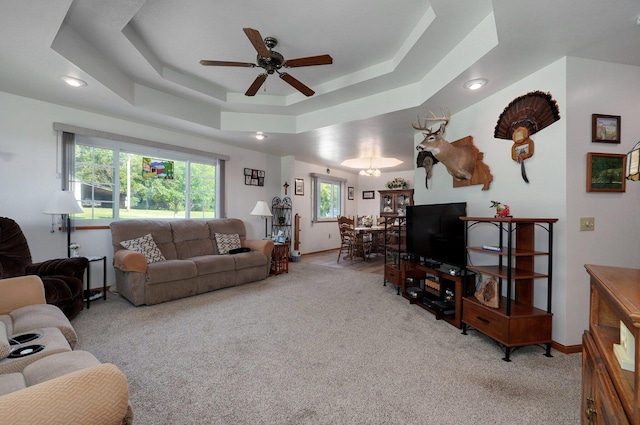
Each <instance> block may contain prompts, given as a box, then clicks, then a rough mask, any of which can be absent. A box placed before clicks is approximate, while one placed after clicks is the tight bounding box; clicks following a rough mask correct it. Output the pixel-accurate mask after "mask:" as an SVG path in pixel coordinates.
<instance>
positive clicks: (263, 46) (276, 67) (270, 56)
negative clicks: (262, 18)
mask: <svg viewBox="0 0 640 425" xmlns="http://www.w3.org/2000/svg"><path fill="white" fill-rule="evenodd" d="M242 30H243V31H244V33H245V34H246V35H247V37H249V41H250V42H251V44H253V47H254V48H255V49H256V51H257V52H258V57H257V59H256V61H257V62H258V63H257V64H255V63H250V62H228V61H212V60H201V61H200V64H201V65H204V66H239V67H247V68H255V67H256V66H259V67H260V68H262V69H264V70H265V71H266V72H263V73H262V74H260V75H258V77H257V78H256V79H255V80H254V81H253V84H251V86H250V87H249V89H248V90H247V91H246V92H245V95H246V96H255V94H256V93H257V92H258V90H259V89H260V87H261V86H262V84H263V83H264V82H265V80H266V79H267V77H268V76H269V75H270V74H273V73H274V72H276V73H278V75H279V76H280V78H282V79H283V80H284V81H286V82H287V83H289V84H290V85H291V86H292V87H293V88H295V89H296V90H298V91H299V92H300V93H302V94H304V95H305V96H313V94H314V93H315V92H314V91H313V90H311V89H310V88H309V87H307V86H305V85H304V84H302V83H301V82H300V81H298V80H297V79H295V78H294V77H292V76H291V75H289V74H287V73H286V72H280V69H281V68H283V67H284V68H297V67H300V66H312V65H330V64H332V63H333V58H332V57H331V56H329V55H319V56H309V57H305V58H298V59H290V60H285V59H284V56H282V55H281V54H280V53H278V52H276V51H275V50H273V48H274V47H276V45H277V44H278V40H276V39H275V38H273V37H267V38H265V39H264V41H263V39H262V36H261V35H260V32H258V30H254V29H252V28H243V29H242Z"/></svg>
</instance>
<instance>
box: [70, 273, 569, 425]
mask: <svg viewBox="0 0 640 425" xmlns="http://www.w3.org/2000/svg"><path fill="white" fill-rule="evenodd" d="M73 325H74V326H75V328H76V330H77V332H78V334H79V338H80V342H79V344H78V347H77V348H78V349H83V350H88V351H90V352H92V353H94V354H95V355H96V356H97V357H98V358H99V359H100V360H101V361H103V362H110V363H114V364H116V365H117V366H119V367H120V368H121V369H122V370H123V372H124V373H125V374H126V375H127V377H128V379H129V385H130V401H131V405H132V407H133V411H134V419H135V423H137V424H144V425H150V424H252V425H254V424H421V425H422V424H436V425H460V424H498V425H501V424H504V425H513V424H554V425H557V424H563V425H565V424H578V423H579V422H580V421H579V414H580V382H581V356H580V354H572V355H564V354H562V353H559V352H557V351H552V354H553V355H554V357H553V358H547V357H545V356H543V353H544V350H543V348H542V347H538V346H532V347H525V348H521V349H519V350H517V351H515V352H513V353H512V355H511V358H512V362H510V363H507V362H504V361H502V360H501V358H502V357H503V352H502V350H501V349H500V348H499V347H498V346H497V345H496V344H495V343H493V342H492V341H491V340H490V339H488V338H486V337H484V336H482V335H479V334H478V333H476V332H470V334H469V335H466V336H465V335H461V333H460V330H459V329H456V328H454V327H453V326H451V325H449V324H448V323H445V322H443V321H437V320H435V318H434V316H433V315H431V314H429V313H428V312H426V311H424V310H422V309H420V308H418V307H416V306H411V305H409V303H408V302H407V301H406V300H405V299H403V298H402V297H400V296H397V295H396V291H395V288H393V287H391V286H386V287H385V286H383V285H382V278H381V276H380V275H374V274H369V273H363V272H357V271H351V270H348V269H335V268H329V267H323V266H319V265H314V264H305V263H304V262H300V263H292V264H290V272H289V273H288V274H283V275H279V276H275V277H270V278H268V279H266V280H264V281H261V282H257V283H253V284H249V285H243V286H239V287H235V288H229V289H224V290H221V291H216V292H211V293H208V294H204V295H199V296H196V297H191V298H186V299H182V300H177V301H173V302H169V303H164V304H160V305H155V306H150V307H134V306H132V305H131V304H129V303H128V302H127V301H126V300H124V299H122V298H120V297H119V296H118V295H114V294H109V297H108V300H107V302H103V301H101V300H99V301H96V302H94V303H92V304H91V309H90V310H85V311H83V312H82V313H81V314H80V316H78V318H76V319H75V320H74V322H73Z"/></svg>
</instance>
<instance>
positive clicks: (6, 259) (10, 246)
mask: <svg viewBox="0 0 640 425" xmlns="http://www.w3.org/2000/svg"><path fill="white" fill-rule="evenodd" d="M88 266H89V261H88V260H87V259H86V258H84V257H76V258H61V259H55V260H47V261H43V262H40V263H33V262H32V260H31V251H30V250H29V245H28V243H27V238H26V237H25V236H24V233H22V229H20V226H19V225H18V223H16V222H15V221H14V220H12V219H10V218H6V217H0V279H5V278H9V277H16V276H25V275H37V276H39V277H40V279H42V282H43V283H44V292H45V298H46V300H47V304H53V305H55V306H57V307H58V308H60V309H61V310H62V311H63V312H64V314H65V315H66V316H67V317H68V318H69V319H73V318H74V317H76V316H77V315H78V313H80V311H81V310H82V307H83V300H82V294H83V291H82V287H83V276H84V271H85V269H86V268H87V267H88Z"/></svg>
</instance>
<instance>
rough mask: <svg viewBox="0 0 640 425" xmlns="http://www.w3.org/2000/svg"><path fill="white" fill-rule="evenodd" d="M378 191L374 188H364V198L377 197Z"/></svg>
mask: <svg viewBox="0 0 640 425" xmlns="http://www.w3.org/2000/svg"><path fill="white" fill-rule="evenodd" d="M375 198H376V192H375V191H373V190H363V191H362V199H375Z"/></svg>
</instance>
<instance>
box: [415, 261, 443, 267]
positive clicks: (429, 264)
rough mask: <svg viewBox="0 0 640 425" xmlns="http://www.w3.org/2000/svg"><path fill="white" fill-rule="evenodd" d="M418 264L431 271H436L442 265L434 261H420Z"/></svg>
mask: <svg viewBox="0 0 640 425" xmlns="http://www.w3.org/2000/svg"><path fill="white" fill-rule="evenodd" d="M420 264H421V265H423V266H425V267H429V268H432V269H437V268H439V267H440V266H441V265H442V263H441V262H440V261H435V260H422V261H421V262H420Z"/></svg>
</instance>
